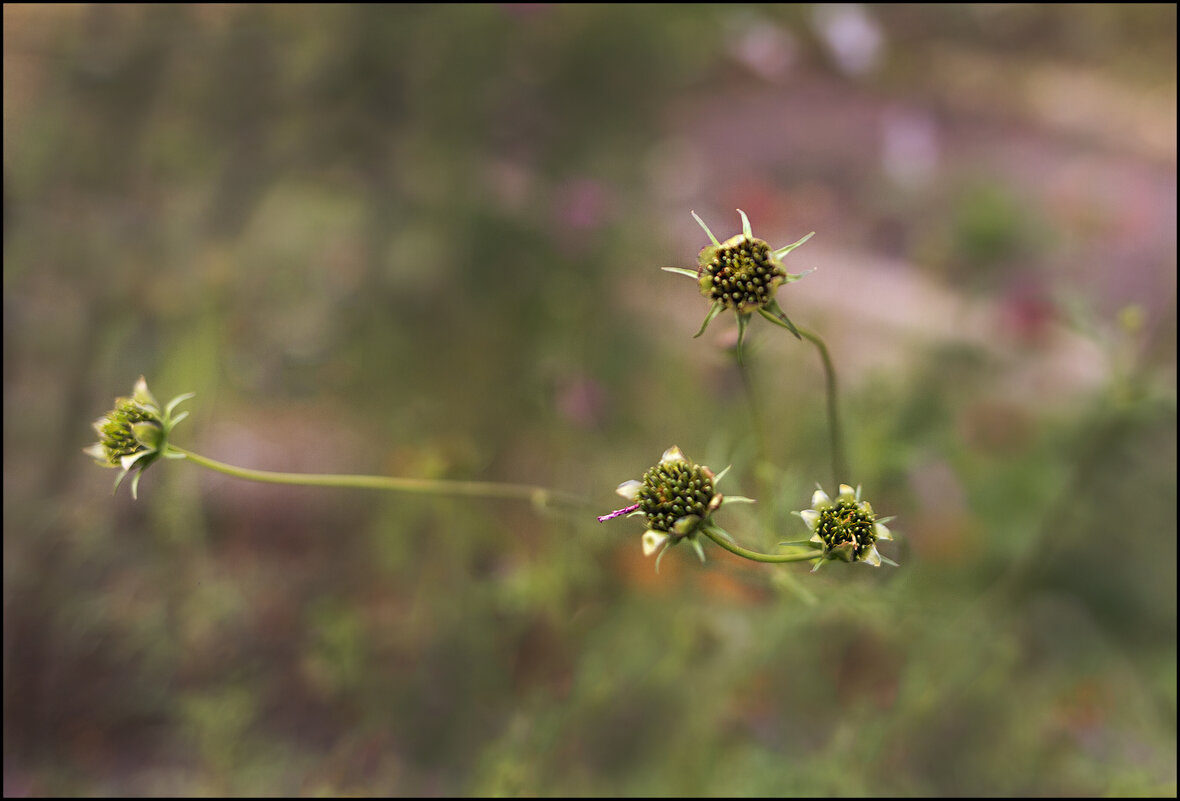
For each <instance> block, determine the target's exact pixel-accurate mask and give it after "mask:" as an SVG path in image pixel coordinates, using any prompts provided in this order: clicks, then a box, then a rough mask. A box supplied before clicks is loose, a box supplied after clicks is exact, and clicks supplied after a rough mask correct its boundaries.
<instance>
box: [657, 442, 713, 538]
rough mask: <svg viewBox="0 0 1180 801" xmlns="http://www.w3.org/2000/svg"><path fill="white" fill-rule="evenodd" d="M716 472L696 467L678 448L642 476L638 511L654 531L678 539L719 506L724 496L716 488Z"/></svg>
mask: <svg viewBox="0 0 1180 801" xmlns="http://www.w3.org/2000/svg"><path fill="white" fill-rule="evenodd" d="M713 478H714V476H713V471H711V470H710V469H709V468H707V467H702V466H701V465H698V464H693V463H691V462H689V461H688V460H687V459H685V458H684V456H683V455H682V454H680V451H679V449H676V451H675V454H673V455H672V457H671V458H669V457H668V456H667V455H666V456H665V458H664V459H663V460H661V461H660V463H659V464H657V465H655V466H654V467H652V468H651V469H649V470H648V471H647V472H646V473H644V474H643V482H642V484H643V486H641V487H640V488H639V495H638V501H639V511H641V512H643V514H644V515H645V516H646V517H647V526H648V528H649V529H651V530H655V531H664V532H667V533H668V535H669V536H670V537H671V538H672V539H673V540H677V539H680V538H681V537H684V536H687V535H689V534H691V533H692V532H694V531H695V530H696V529H697V526H698V525H699V523H700V522H701V521H702V520H704V519H706V518H707V517H708V516H709V515H710V514H712V513H713V511H714V510H715V509H716V508H717V507H718V506H719V505H720V502H721V496H720V495H719V494H717V492H716V490H715V489H714V486H713Z"/></svg>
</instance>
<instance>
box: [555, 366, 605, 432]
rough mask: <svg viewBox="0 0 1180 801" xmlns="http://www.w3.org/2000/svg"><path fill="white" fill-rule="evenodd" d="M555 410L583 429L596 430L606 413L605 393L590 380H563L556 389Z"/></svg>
mask: <svg viewBox="0 0 1180 801" xmlns="http://www.w3.org/2000/svg"><path fill="white" fill-rule="evenodd" d="M557 410H558V412H559V413H560V414H561V416H562V417H564V418H565V419H566V420H569V421H570V422H572V423H576V424H577V425H579V426H582V427H583V428H597V427H598V426H599V425H600V424H601V423H602V419H603V416H604V413H605V411H606V391H605V390H604V389H603V388H602V385H601V384H599V383H598V382H597V381H595V380H594V379H592V378H587V377H585V376H573V377H569V378H565V379H563V380H562V381H561V383H560V384H559V385H558V387H557Z"/></svg>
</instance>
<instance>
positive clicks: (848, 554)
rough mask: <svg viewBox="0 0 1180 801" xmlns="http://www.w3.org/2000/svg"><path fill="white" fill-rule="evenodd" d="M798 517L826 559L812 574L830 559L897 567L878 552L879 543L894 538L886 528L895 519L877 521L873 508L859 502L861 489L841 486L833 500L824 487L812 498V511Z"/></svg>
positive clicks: (814, 545)
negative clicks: (888, 522)
mask: <svg viewBox="0 0 1180 801" xmlns="http://www.w3.org/2000/svg"><path fill="white" fill-rule="evenodd" d="M795 514H797V515H799V517H801V518H803V522H805V523H806V524H807V527H808V528H809V529H810V530H811V539H810V540H808V542H809V543H810V544H811V546H812V547H814V548H820V549H822V550H823V559H821V560H819V561H818V562H816V563H815V567H814V568H812V570H813V571H814V570H818V569H819V566H820V565H822V564H823V563H824V562H825V561H827V560H829V559H840V560H842V561H845V562H864V563H865V564H869V565H872V566H873V567H880V566H881V563H882V562H885V563H886V564H890V565H893V566H894V567H897V563H896V562H894V561H893V560H891V559H888V558H886V557H884V556H881V554H880V553H879V552H878V551H877V543H878V542H882V541H889V540H892V539H893V535H892V534H891V533H890V532H889V529H888V528H887V527H886V526H885V523H886V521H888V520H892V519H893V518H892V517H889V518H884V519H881V520H878V519H877V517H876V515H875V514H874V513H873V507H872V505H871V504H870V503H869V502H868V501H862V500H861V499H860V487H857V488H856V489H855V490H854V489H852V487H850V486H848V485H847V484H841V485H840V492H839V494H838V495H837V496H836V500H834V501H833V500H832V499H831V498H830V497H828V494H827V493H826V492H824V491H823V488H822V487H821V488H819V489H817V490H816V491H815V493H814V494H813V495H812V496H811V508H810V509H806V510H804V511H802V512H796V513H795Z"/></svg>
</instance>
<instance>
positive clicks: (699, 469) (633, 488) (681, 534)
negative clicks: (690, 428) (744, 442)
mask: <svg viewBox="0 0 1180 801" xmlns="http://www.w3.org/2000/svg"><path fill="white" fill-rule="evenodd" d="M728 469H729V468H726V470H728ZM726 470H722V471H721V473H720V474H719V475H714V473H713V471H712V470H710V469H709V468H708V467H705V466H703V465H699V464H693V463H692V462H690V461H689V460H688V459H687V458H685V456H684V454H683V453H682V452H681V451H680V448H678V447H676V446H675V445H673V446H672V447H671V448H669V449H668V450H666V451H664V455H663V456H662V457H660V461H659V463H658V464H656V465H655V466H653V467H652V468H650V469H649V470H648V471H647V472H646V473H644V474H643V479H642V480H641V481H636V480H634V479H632V480H631V481H624V482H623V483H622V484H620V485H619V487H618V489H617V490H616V492H618V493H619V494H620V495H622V496H623V497H624V498H626V499H627V500H629V501H632V502H633V505H632V506H629V507H627V508H625V509H620V510H618V511H617V512H612V513H611V514H609V515H603V516H602V517H600V518H599V520H609V519H611V518H613V517H618V516H619V515H622V514H626V515H627V516H629V517H630V516H634V515H642V516H644V517H646V518H647V530H646V531H644V532H643V555H644V556H651V555H652V554H653V553H655V552H656V551H657V550H658V551H659V552H660V553H659V556H657V557H656V569H657V570H658V569H659V565H660V559H661V558H662V557H663V555H664V552H665V551H667V550H668V548H669V547H671V546H673V545H676V544H678V543H680V542H683V541H687V542H689V543H691V544H692V547H693V550H695V551H696V553H697V556H699V557H700V559H701V561H702V562H703V561H705V551H704V549H703V548H702V547H701V542H700V539H699V538H698V536H697V535H698V534H699V533H700V532H701V531H703V530H704V529H706V528H710V529H712V530H713V531H714V532H717V533H719V534H721V535H722V536H726V537H728V535H727V534H725V532H724V531H722V530H721V529H720V528H718V527H717V525H716V524H715V523H713V520H712V515H713V512H715V511H717V509H719V508H721V506H722V505H723V504H726V503H742V502H744V503H753V501H752V500H751V499H749V498H743V497H741V496H729V497H725V496H723V495H722V494H721V493H719V492H717V482H719V481H720V480H721V479H722V477H723V476H724V475H725V472H726Z"/></svg>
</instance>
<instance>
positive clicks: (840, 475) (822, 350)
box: [795, 325, 849, 487]
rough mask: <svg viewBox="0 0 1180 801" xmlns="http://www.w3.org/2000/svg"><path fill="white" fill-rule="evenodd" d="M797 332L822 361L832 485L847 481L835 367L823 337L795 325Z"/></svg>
mask: <svg viewBox="0 0 1180 801" xmlns="http://www.w3.org/2000/svg"><path fill="white" fill-rule="evenodd" d="M795 328H797V329H798V331H799V334H800V335H801V336H802V337H803V338H804V339H806V340H807V341H808V342H810V343H811V344H813V345H815V347H816V350H818V351H819V357H820V359H821V360H823V363H824V378H825V379H826V380H825V384H826V385H827V392H828V435H829V438H830V442H831V448H832V483H833V485H834V486H837V487H838V486H840V485H841V484H846V483H848V477H849V476H848V459H847V457H846V456H845V454H844V435H843V432H842V431H841V429H840V408H839V403H838V400H837V390H836V368H835V366H834V365H833V364H832V357H831V354H829V353H828V346H827V345H826V344H824V341H823V338H822V337H820V335H819V334H817V333H815V332H814V331H812V330H810V329H807V328H804V327H803V326H801V325H796V326H795Z"/></svg>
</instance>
